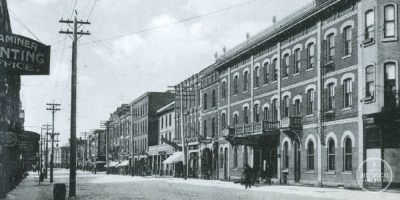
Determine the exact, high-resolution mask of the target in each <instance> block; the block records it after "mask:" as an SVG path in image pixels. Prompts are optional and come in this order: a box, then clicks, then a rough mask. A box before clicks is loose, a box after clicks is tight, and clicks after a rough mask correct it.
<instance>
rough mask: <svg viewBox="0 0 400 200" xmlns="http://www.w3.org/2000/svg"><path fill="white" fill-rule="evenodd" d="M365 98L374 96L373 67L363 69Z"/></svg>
mask: <svg viewBox="0 0 400 200" xmlns="http://www.w3.org/2000/svg"><path fill="white" fill-rule="evenodd" d="M365 73H366V75H365V97H371V98H374V96H375V67H374V66H373V65H371V66H368V67H367V68H365Z"/></svg>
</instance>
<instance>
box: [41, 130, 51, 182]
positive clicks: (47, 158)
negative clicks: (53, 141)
mask: <svg viewBox="0 0 400 200" xmlns="http://www.w3.org/2000/svg"><path fill="white" fill-rule="evenodd" d="M43 126H45V127H46V164H45V165H46V166H45V173H44V178H45V179H47V171H48V170H47V169H48V167H49V127H51V125H50V124H46V125H43Z"/></svg>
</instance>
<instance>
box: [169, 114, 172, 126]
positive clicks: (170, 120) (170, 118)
mask: <svg viewBox="0 0 400 200" xmlns="http://www.w3.org/2000/svg"><path fill="white" fill-rule="evenodd" d="M171 125H172V114H169V126H171Z"/></svg>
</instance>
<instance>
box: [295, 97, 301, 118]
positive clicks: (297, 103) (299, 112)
mask: <svg viewBox="0 0 400 200" xmlns="http://www.w3.org/2000/svg"><path fill="white" fill-rule="evenodd" d="M294 114H295V115H296V116H299V115H300V114H301V108H300V99H296V101H294Z"/></svg>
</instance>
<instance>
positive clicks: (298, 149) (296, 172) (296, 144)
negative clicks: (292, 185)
mask: <svg viewBox="0 0 400 200" xmlns="http://www.w3.org/2000/svg"><path fill="white" fill-rule="evenodd" d="M293 152H294V181H295V182H299V181H300V174H301V173H300V167H301V155H300V153H301V146H300V142H299V140H297V139H296V140H295V141H294V151H293Z"/></svg>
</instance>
